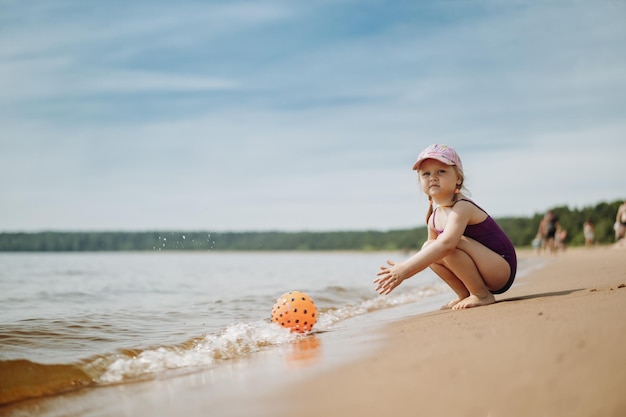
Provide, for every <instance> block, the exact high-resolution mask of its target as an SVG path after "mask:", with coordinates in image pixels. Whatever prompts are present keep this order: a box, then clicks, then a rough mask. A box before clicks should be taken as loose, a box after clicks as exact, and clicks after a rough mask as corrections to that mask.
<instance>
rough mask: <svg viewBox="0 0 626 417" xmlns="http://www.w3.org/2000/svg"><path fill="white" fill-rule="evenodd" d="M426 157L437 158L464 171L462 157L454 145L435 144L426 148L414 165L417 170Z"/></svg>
mask: <svg viewBox="0 0 626 417" xmlns="http://www.w3.org/2000/svg"><path fill="white" fill-rule="evenodd" d="M425 159H436V160H437V161H440V162H443V163H444V164H446V165H456V166H457V168H459V169H460V170H461V172H463V164H462V163H461V158H460V157H459V155H458V154H457V153H456V151H455V150H454V148H453V147H451V146H447V145H439V144H434V145H430V146H429V147H428V148H426V149H424V150H423V151H422V152H421V153H420V154H419V156H418V157H417V162H415V165H413V169H414V170H417V169H419V167H420V164H421V163H422V161H424V160H425Z"/></svg>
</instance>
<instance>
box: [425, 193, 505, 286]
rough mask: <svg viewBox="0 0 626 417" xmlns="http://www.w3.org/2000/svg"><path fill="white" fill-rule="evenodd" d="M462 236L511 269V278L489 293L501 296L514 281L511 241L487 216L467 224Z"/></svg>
mask: <svg viewBox="0 0 626 417" xmlns="http://www.w3.org/2000/svg"><path fill="white" fill-rule="evenodd" d="M458 201H467V202H469V203H472V204H473V205H475V206H476V207H478V205H477V204H476V203H474V202H473V201H471V200H467V199H465V198H462V199H460V200H458ZM455 204H456V202H455ZM478 208H479V209H480V210H482V211H483V212H484V213H485V214H487V212H486V211H485V210H483V209H482V208H480V207H478ZM436 213H437V210H436V209H435V211H434V212H433V228H434V225H435V215H436ZM435 231H436V232H437V235H440V234H442V233H443V230H437V229H435ZM463 236H466V237H469V238H471V239H474V240H475V241H477V242H478V243H481V244H482V245H484V246H486V247H488V248H489V249H491V250H492V251H494V252H496V253H498V254H500V255H501V256H502V257H503V258H504V260H505V261H506V262H507V263H508V264H509V266H510V267H511V276H510V277H509V280H508V281H507V283H506V284H505V285H504V287H502V288H500V289H499V290H497V291H491V293H492V294H502V293H503V292H505V291H506V290H508V289H509V288H511V285H513V281H514V280H515V273H516V272H517V255H516V254H515V248H514V247H513V243H511V240H510V239H509V238H508V236H507V235H506V234H505V233H504V231H503V230H502V229H501V228H500V226H498V224H497V223H496V222H495V220H493V219H492V218H491V216H489V214H487V218H486V219H485V220H484V221H482V222H480V223H477V224H468V225H467V227H466V228H465V231H464V232H463Z"/></svg>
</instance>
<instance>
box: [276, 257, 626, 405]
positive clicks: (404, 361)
mask: <svg viewBox="0 0 626 417" xmlns="http://www.w3.org/2000/svg"><path fill="white" fill-rule="evenodd" d="M525 256H533V255H531V254H526V255H525ZM545 259H546V262H547V263H546V265H545V267H543V268H542V269H540V270H537V271H533V272H532V273H530V274H529V275H527V276H525V277H522V278H520V279H519V280H518V281H517V283H516V285H515V286H514V287H513V288H512V289H511V290H509V291H508V292H507V293H505V294H503V295H500V296H499V297H498V298H497V300H498V302H497V303H496V304H493V305H490V306H486V307H480V308H474V309H469V310H464V311H437V312H432V313H427V314H423V315H418V316H415V317H412V318H409V319H406V320H403V321H400V322H397V323H394V324H392V325H390V326H389V327H388V328H386V329H385V330H384V332H385V337H386V343H385V346H384V347H383V348H382V349H381V350H379V351H378V352H376V353H375V354H374V355H372V356H369V357H366V358H364V359H361V360H358V361H356V362H354V363H350V364H347V365H345V366H341V367H338V368H336V369H333V370H330V371H328V372H324V373H322V374H320V375H316V376H314V377H312V378H310V379H307V380H304V381H300V382H298V383H297V384H295V385H294V386H292V387H290V388H289V389H287V390H286V391H282V393H281V394H280V398H268V399H267V400H268V401H272V402H273V403H275V402H276V401H282V402H283V403H284V402H285V401H287V404H285V405H286V408H285V409H284V410H282V411H283V412H284V414H283V413H278V414H275V415H289V416H294V415H297V416H298V417H307V416H316V417H319V416H344V417H349V416H355V417H356V416H359V417H363V416H490V417H495V416H503V417H515V416H554V417H562V416H568V417H575V416H616V417H617V416H624V415H626V396H624V389H625V388H624V387H626V353H625V351H626V250H625V249H624V248H609V247H604V248H594V249H582V248H581V249H570V250H568V251H566V252H564V253H559V254H558V255H556V256H551V257H546V258H545ZM401 290H402V289H401V288H398V289H397V290H396V291H401Z"/></svg>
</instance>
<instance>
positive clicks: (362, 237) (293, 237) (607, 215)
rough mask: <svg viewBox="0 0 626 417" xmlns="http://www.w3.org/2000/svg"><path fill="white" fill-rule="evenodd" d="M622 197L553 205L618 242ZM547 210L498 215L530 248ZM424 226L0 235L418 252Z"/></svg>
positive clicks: (15, 248)
mask: <svg viewBox="0 0 626 417" xmlns="http://www.w3.org/2000/svg"><path fill="white" fill-rule="evenodd" d="M621 203H622V200H618V201H614V202H611V203H605V202H603V203H599V204H597V205H596V206H594V207H585V208H582V209H570V208H569V207H566V206H563V207H552V208H551V209H552V210H553V211H554V212H555V213H556V214H557V215H558V216H559V219H560V224H561V226H562V228H564V229H565V230H567V239H566V244H567V245H569V246H580V245H583V244H584V237H583V230H582V229H583V223H584V222H585V220H587V219H591V220H592V221H593V223H594V225H595V232H596V233H595V234H596V242H597V243H599V244H609V243H613V242H614V241H615V233H614V230H613V224H614V223H615V215H616V213H617V209H618V207H619V206H620V204H621ZM542 217H543V213H537V214H535V215H534V216H532V217H504V218H496V219H495V220H496V222H497V223H498V224H499V225H500V226H501V227H502V229H504V231H505V232H506V234H507V235H508V236H509V238H510V239H511V241H513V244H514V245H515V246H517V247H520V248H521V247H527V246H530V245H531V242H532V240H533V239H534V237H535V236H536V234H537V229H538V227H539V222H540V221H541V218H542ZM426 236H427V234H426V227H425V226H423V227H418V228H414V229H405V230H391V231H374V230H369V231H336V232H280V231H259V232H209V231H187V232H185V231H161V232H159V231H147V232H123V231H120V232H102V231H94V232H64V231H46V232H33V233H0V251H3V252H9V251H11V252H70V251H176V250H211V251H213V250H215V251H219V250H223V251H225V250H228V251H238V250H240V251H244V250H245V251H253V250H265V251H273V250H282V251H285V250H297V251H316V250H359V251H375V250H416V249H418V248H420V247H421V245H422V243H424V241H425V240H426Z"/></svg>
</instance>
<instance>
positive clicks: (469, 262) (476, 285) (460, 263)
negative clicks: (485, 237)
mask: <svg viewBox="0 0 626 417" xmlns="http://www.w3.org/2000/svg"><path fill="white" fill-rule="evenodd" d="M431 268H432V269H433V270H434V271H435V272H436V273H437V275H439V276H440V277H441V278H442V279H443V280H444V281H445V282H446V283H448V285H450V287H451V288H452V289H453V290H454V291H455V293H456V294H457V295H458V296H459V298H461V297H462V296H463V295H465V294H468V295H467V296H465V297H464V298H462V299H461V300H460V301H458V302H457V301H456V300H454V301H452V302H450V303H448V307H452V308H454V309H463V308H469V307H476V306H481V305H487V304H492V303H494V302H495V297H494V296H493V294H492V293H491V292H490V291H489V290H498V289H500V288H502V287H503V286H504V285H505V284H506V283H507V281H508V279H509V276H510V273H511V268H510V266H509V264H508V263H507V262H506V261H505V260H504V258H502V256H500V255H499V254H497V253H495V252H493V251H492V250H491V249H489V248H487V247H486V246H484V245H482V244H480V243H478V242H477V241H475V240H473V239H470V238H467V237H463V238H461V241H460V242H459V245H458V246H457V248H456V249H455V250H454V251H452V252H451V253H450V254H449V255H448V256H446V257H445V258H443V259H442V260H441V261H440V262H438V263H436V264H435V265H433V266H431ZM461 284H462V286H464V287H465V290H463V288H462V287H461ZM444 307H445V306H444Z"/></svg>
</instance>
